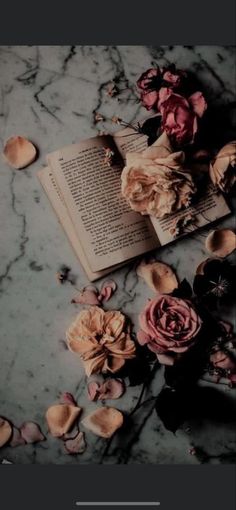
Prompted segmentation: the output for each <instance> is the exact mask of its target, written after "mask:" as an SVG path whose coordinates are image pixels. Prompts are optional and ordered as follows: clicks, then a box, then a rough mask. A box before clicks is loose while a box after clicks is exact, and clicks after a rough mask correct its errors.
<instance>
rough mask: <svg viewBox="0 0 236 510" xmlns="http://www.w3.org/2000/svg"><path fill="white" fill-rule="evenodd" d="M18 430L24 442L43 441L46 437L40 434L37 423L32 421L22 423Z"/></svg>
mask: <svg viewBox="0 0 236 510" xmlns="http://www.w3.org/2000/svg"><path fill="white" fill-rule="evenodd" d="M20 432H21V436H22V437H23V439H24V440H25V442H26V443H29V444H31V443H38V442H39V441H44V440H45V439H46V438H45V436H44V435H43V434H42V432H41V429H40V427H39V425H38V424H37V423H34V422H33V421H28V422H25V423H23V425H21V427H20Z"/></svg>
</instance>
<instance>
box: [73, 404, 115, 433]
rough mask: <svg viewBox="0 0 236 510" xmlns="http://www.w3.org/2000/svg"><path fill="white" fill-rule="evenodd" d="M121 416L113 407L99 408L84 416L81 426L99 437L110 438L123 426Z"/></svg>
mask: <svg viewBox="0 0 236 510" xmlns="http://www.w3.org/2000/svg"><path fill="white" fill-rule="evenodd" d="M123 421H124V419H123V414H122V413H121V412H120V411H118V410H117V409H114V408H113V407H101V408H100V409H97V410H96V411H94V412H92V413H91V414H89V415H88V416H86V417H85V418H84V419H83V421H82V424H83V425H84V427H86V428H87V429H88V430H90V431H91V432H93V433H94V434H96V435H97V436H99V437H104V438H110V437H111V436H113V434H114V433H115V432H116V431H117V429H119V428H120V427H121V426H122V425H123Z"/></svg>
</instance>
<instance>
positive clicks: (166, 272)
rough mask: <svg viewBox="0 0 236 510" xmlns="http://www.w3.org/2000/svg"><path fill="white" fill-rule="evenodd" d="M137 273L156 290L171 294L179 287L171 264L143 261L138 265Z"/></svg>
mask: <svg viewBox="0 0 236 510" xmlns="http://www.w3.org/2000/svg"><path fill="white" fill-rule="evenodd" d="M137 274H138V276H141V277H142V278H143V279H144V280H145V282H146V283H147V285H148V286H149V287H150V288H151V289H152V290H154V291H155V292H160V293H161V294H165V293H166V294H169V293H171V292H173V290H174V289H176V288H177V287H178V280H177V278H176V276H175V273H174V271H173V270H172V269H171V267H170V266H168V265H167V264H164V263H163V262H152V263H149V264H146V263H145V262H141V263H140V264H139V266H138V267H137Z"/></svg>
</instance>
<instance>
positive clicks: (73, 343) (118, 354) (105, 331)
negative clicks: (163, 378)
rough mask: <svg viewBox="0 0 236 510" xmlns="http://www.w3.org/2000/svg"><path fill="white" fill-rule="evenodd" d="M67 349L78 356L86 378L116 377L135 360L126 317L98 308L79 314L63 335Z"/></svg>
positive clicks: (119, 313) (117, 312)
mask: <svg viewBox="0 0 236 510" xmlns="http://www.w3.org/2000/svg"><path fill="white" fill-rule="evenodd" d="M66 337H67V342H68V346H69V349H70V350H71V351H73V352H75V353H76V354H79V355H80V357H81V360H82V361H83V364H84V367H85V372H86V375H87V376H90V375H91V374H94V373H101V372H102V373H106V372H112V373H115V372H117V371H118V370H120V369H121V368H122V367H123V365H124V364H125V361H126V360H127V359H131V358H134V357H135V344H134V342H133V341H132V340H131V338H130V334H129V332H128V328H127V321H126V318H125V316H124V315H123V314H122V313H121V312H119V311H116V310H110V311H108V312H105V311H104V310H102V309H101V308H99V307H97V306H93V307H90V308H89V309H88V310H82V311H81V312H80V313H79V314H78V315H77V317H76V319H75V321H74V322H73V324H72V325H71V327H70V328H69V329H68V331H67V333H66Z"/></svg>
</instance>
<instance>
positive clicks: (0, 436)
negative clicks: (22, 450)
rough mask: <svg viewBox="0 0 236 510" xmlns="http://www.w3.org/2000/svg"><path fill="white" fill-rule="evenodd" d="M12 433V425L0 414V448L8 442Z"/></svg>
mask: <svg viewBox="0 0 236 510" xmlns="http://www.w3.org/2000/svg"><path fill="white" fill-rule="evenodd" d="M11 435H12V425H11V424H10V422H9V421H8V420H6V419H5V418H2V417H1V416H0V448H1V447H2V446H4V444H6V443H8V441H9V439H10V437H11Z"/></svg>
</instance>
